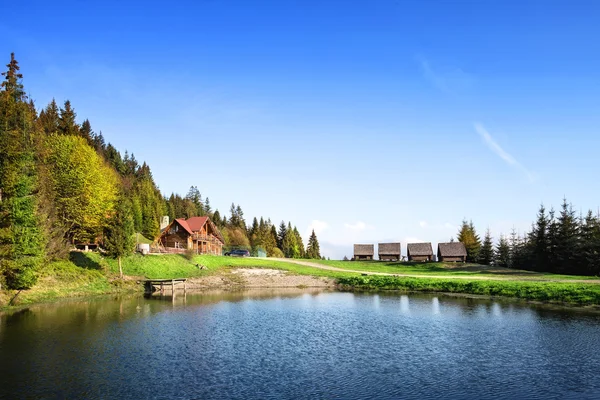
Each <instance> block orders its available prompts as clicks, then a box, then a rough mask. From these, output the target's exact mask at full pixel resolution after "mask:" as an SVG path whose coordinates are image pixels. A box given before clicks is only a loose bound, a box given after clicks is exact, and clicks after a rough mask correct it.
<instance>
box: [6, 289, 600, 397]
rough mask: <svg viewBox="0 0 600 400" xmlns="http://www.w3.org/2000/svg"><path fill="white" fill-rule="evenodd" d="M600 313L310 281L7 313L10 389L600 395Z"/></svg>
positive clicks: (95, 393)
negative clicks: (310, 284)
mask: <svg viewBox="0 0 600 400" xmlns="http://www.w3.org/2000/svg"><path fill="white" fill-rule="evenodd" d="M599 333H600V316H599V314H597V313H590V312H583V311H577V310H569V309H555V308H551V307H546V306H532V305H526V304H521V303H515V302H505V303H502V302H493V301H484V300H477V299H471V298H452V297H445V296H442V297H439V296H431V295H410V296H406V295H402V296H398V295H394V294H385V293H381V294H377V295H370V294H352V293H337V292H335V293H327V292H320V291H318V290H317V291H310V290H301V289H269V290H258V289H257V290H250V291H244V292H201V293H197V292H196V293H191V292H188V293H187V294H186V295H183V294H180V293H178V294H177V295H176V296H175V298H173V297H171V296H163V297H162V298H161V297H160V296H153V297H151V298H143V297H138V296H135V297H118V298H112V299H94V300H86V301H80V302H73V303H63V304H54V305H45V306H35V307H31V308H30V309H26V310H22V311H19V312H13V313H7V314H0V397H5V398H24V397H29V398H40V397H46V398H124V399H138V398H203V399H205V398H219V399H220V398H244V399H246V398H261V399H263V398H277V399H279V398H315V397H316V398H344V399H345V398H373V397H377V398H415V399H417V398H418V399H420V398H450V399H453V398H456V399H463V398H478V399H480V398H507V399H508V398H511V399H512V398H540V399H542V398H543V399H547V398H600V383H599V382H598V380H597V371H598V370H600V369H599V368H600V356H599V355H598V351H597V349H598V345H599V344H600V339H599V337H600V335H599Z"/></svg>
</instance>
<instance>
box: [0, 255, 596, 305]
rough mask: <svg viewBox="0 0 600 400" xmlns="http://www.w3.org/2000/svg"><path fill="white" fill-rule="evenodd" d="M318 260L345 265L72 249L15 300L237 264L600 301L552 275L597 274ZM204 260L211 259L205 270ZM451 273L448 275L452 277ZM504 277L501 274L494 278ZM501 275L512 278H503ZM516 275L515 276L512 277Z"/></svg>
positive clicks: (362, 284) (376, 282) (85, 292)
mask: <svg viewBox="0 0 600 400" xmlns="http://www.w3.org/2000/svg"><path fill="white" fill-rule="evenodd" d="M307 261H310V263H315V262H317V263H318V265H322V266H328V267H335V268H340V269H342V271H332V270H327V269H319V268H315V267H313V266H309V265H299V264H294V263H290V262H287V261H279V260H272V259H257V258H233V257H220V256H194V257H192V258H191V259H188V258H186V257H184V256H182V255H176V254H169V255H160V256H156V255H148V256H142V255H132V256H129V257H125V258H124V259H123V271H124V274H125V275H126V277H125V279H124V280H121V279H119V277H118V265H117V261H116V260H113V259H109V258H105V257H102V256H101V255H100V254H98V253H81V252H73V253H71V255H70V259H69V260H65V261H57V262H53V263H49V264H47V265H45V266H44V267H43V269H42V270H41V271H40V279H39V281H38V283H37V285H36V286H34V287H33V288H32V289H30V290H26V291H23V292H21V293H20V294H19V296H18V297H17V301H16V304H18V305H21V306H22V305H27V304H32V303H41V302H50V301H55V300H58V299H62V298H68V297H81V296H92V295H99V294H110V293H123V292H133V291H141V290H142V285H140V284H139V283H137V281H139V280H141V279H145V278H151V279H159V278H162V279H169V278H201V277H203V276H208V275H215V274H216V275H219V274H228V273H229V272H230V271H231V269H234V268H269V269H279V270H284V271H287V272H289V273H290V274H296V275H311V276H321V277H328V278H334V279H337V281H338V283H339V284H340V285H341V286H342V287H343V288H345V289H357V290H401V291H417V292H448V293H465V294H474V295H485V296H504V297H513V298H519V299H526V300H535V301H544V302H557V303H569V304H577V305H586V304H594V305H600V284H597V283H596V284H592V283H589V284H588V283H582V282H568V281H567V282H553V281H552V280H553V279H554V280H556V279H570V280H572V279H582V280H584V279H594V277H573V276H566V277H565V276H561V275H553V274H538V273H534V272H529V271H518V270H509V269H505V268H504V269H498V268H492V267H485V266H481V265H474V264H471V265H469V264H467V265H460V264H459V265H457V264H448V265H446V264H443V263H422V264H419V263H416V264H415V263H385V262H343V261H320V260H317V261H315V260H307ZM199 266H204V267H205V268H203V269H201V268H199ZM351 270H354V271H364V272H367V273H372V272H380V273H390V274H413V275H418V276H419V277H397V276H389V277H388V276H362V275H361V273H360V272H353V271H351ZM468 276H473V277H479V278H481V277H487V278H489V279H487V280H483V279H456V277H463V278H464V277H468ZM446 277H447V278H446ZM496 277H498V279H495V278H496ZM499 277H502V278H503V279H505V280H500V278H499ZM507 278H509V279H508V280H506V279H507ZM15 294H16V292H13V291H0V307H3V306H4V307H5V306H6V305H7V304H8V302H9V300H10V299H11V298H12V297H13V296H14V295H15Z"/></svg>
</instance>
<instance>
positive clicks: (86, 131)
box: [79, 119, 94, 147]
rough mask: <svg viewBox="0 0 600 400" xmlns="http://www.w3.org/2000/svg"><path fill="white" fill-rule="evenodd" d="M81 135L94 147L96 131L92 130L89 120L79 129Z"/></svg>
mask: <svg viewBox="0 0 600 400" xmlns="http://www.w3.org/2000/svg"><path fill="white" fill-rule="evenodd" d="M79 134H80V135H81V137H83V138H84V139H85V141H86V142H88V144H89V145H90V146H92V147H94V141H93V137H94V131H93V130H92V124H90V120H89V119H86V120H85V121H83V123H82V124H81V127H80V128H79Z"/></svg>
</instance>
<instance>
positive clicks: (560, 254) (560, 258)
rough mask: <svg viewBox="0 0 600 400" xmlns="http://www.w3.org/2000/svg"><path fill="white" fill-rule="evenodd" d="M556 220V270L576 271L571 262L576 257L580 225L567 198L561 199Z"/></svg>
mask: <svg viewBox="0 0 600 400" xmlns="http://www.w3.org/2000/svg"><path fill="white" fill-rule="evenodd" d="M557 222H558V232H557V236H558V237H557V239H558V240H557V246H556V247H557V248H556V252H557V254H556V255H557V263H558V271H557V272H560V273H563V274H573V273H576V271H575V269H576V268H574V267H575V266H574V265H573V263H574V260H576V259H577V251H578V241H579V228H580V227H579V220H578V219H577V218H576V217H575V212H574V211H573V206H572V205H571V204H569V203H567V199H563V204H562V206H561V210H560V215H559V217H558V221H557Z"/></svg>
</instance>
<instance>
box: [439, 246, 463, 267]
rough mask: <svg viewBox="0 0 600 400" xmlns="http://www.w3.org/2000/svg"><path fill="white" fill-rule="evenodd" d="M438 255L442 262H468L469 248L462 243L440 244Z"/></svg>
mask: <svg viewBox="0 0 600 400" xmlns="http://www.w3.org/2000/svg"><path fill="white" fill-rule="evenodd" d="M437 255H438V261H442V262H466V261H467V248H466V247H465V244H464V243H462V242H450V243H439V244H438V254H437Z"/></svg>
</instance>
